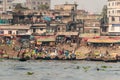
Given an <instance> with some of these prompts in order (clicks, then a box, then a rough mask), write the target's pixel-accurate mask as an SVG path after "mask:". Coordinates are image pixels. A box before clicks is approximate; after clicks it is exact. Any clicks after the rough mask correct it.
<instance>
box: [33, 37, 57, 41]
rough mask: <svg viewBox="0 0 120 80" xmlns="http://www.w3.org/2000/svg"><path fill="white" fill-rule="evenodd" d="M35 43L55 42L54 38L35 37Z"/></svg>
mask: <svg viewBox="0 0 120 80" xmlns="http://www.w3.org/2000/svg"><path fill="white" fill-rule="evenodd" d="M35 38H36V39H37V42H51V41H55V36H35Z"/></svg>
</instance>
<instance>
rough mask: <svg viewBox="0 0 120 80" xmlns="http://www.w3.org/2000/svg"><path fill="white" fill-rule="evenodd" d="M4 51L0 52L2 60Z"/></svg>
mask: <svg viewBox="0 0 120 80" xmlns="http://www.w3.org/2000/svg"><path fill="white" fill-rule="evenodd" d="M3 51H4V50H3V49H1V50H0V56H1V58H3V54H4V53H3Z"/></svg>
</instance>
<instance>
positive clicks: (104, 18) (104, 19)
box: [100, 5, 108, 32]
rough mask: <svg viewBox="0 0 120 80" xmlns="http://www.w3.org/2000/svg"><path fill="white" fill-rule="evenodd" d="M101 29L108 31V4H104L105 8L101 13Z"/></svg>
mask: <svg viewBox="0 0 120 80" xmlns="http://www.w3.org/2000/svg"><path fill="white" fill-rule="evenodd" d="M101 16H102V18H101V20H100V22H101V29H102V31H103V32H106V31H107V27H106V25H107V24H108V17H107V5H104V7H103V9H102V13H101Z"/></svg>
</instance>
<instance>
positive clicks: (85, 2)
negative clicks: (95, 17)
mask: <svg viewBox="0 0 120 80" xmlns="http://www.w3.org/2000/svg"><path fill="white" fill-rule="evenodd" d="M65 2H68V3H74V2H76V3H77V4H78V9H85V10H88V11H89V12H94V13H100V12H101V10H102V8H103V5H106V4H107V0H51V7H52V8H54V5H56V4H63V3H65Z"/></svg>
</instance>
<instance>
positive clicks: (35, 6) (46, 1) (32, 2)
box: [26, 0, 51, 10]
mask: <svg viewBox="0 0 120 80" xmlns="http://www.w3.org/2000/svg"><path fill="white" fill-rule="evenodd" d="M50 5H51V0H26V7H28V8H29V9H32V10H39V9H40V8H43V7H45V6H46V8H48V9H49V8H50Z"/></svg>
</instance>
